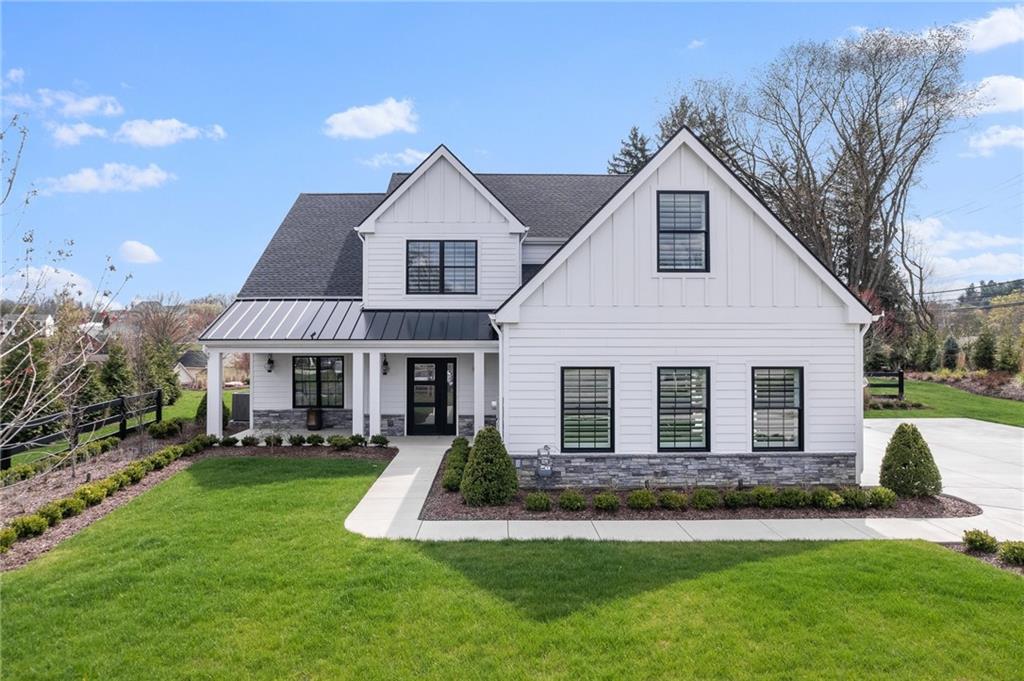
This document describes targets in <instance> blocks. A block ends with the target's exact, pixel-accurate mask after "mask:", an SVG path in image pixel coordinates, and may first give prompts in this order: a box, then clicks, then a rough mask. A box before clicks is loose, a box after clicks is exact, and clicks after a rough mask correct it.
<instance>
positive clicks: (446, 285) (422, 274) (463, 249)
mask: <svg viewBox="0 0 1024 681" xmlns="http://www.w3.org/2000/svg"><path fill="white" fill-rule="evenodd" d="M405 292H406V293H428V294H430V293H432V294H447V293H462V294H474V293H476V242H475V241H407V242H406V246H405Z"/></svg>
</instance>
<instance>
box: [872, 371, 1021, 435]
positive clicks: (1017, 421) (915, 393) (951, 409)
mask: <svg viewBox="0 0 1024 681" xmlns="http://www.w3.org/2000/svg"><path fill="white" fill-rule="evenodd" d="M905 390H906V399H907V400H909V401H912V402H920V403H922V404H925V405H927V408H925V409H908V410H902V409H901V410H896V409H866V410H865V411H864V417H865V418H928V417H934V418H938V417H946V418H949V417H960V418H971V419H979V420H981V421H992V422H994V423H1004V424H1006V425H1008V426H1020V427H1024V402H1017V401H1016V400H1004V399H1002V398H999V397H986V396H985V395H975V394H974V393H969V392H967V391H966V390H959V389H957V388H953V387H950V386H948V385H943V384H941V383H932V382H930V381H909V380H908V381H907V382H906V384H905Z"/></svg>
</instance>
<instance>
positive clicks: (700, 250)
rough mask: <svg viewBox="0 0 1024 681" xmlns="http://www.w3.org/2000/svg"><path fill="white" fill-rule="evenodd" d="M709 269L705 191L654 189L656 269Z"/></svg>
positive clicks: (701, 270)
mask: <svg viewBox="0 0 1024 681" xmlns="http://www.w3.org/2000/svg"><path fill="white" fill-rule="evenodd" d="M709 269H710V268H709V266H708V193H707V192H682V191H680V192H658V271H659V272H707V271H709Z"/></svg>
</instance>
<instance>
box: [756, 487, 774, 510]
mask: <svg viewBox="0 0 1024 681" xmlns="http://www.w3.org/2000/svg"><path fill="white" fill-rule="evenodd" d="M750 496H751V497H753V498H754V502H755V503H756V504H757V505H758V506H759V507H761V508H775V507H776V506H778V505H779V493H778V492H776V491H775V488H774V487H769V486H768V485H758V486H757V487H755V488H753V489H752V490H750Z"/></svg>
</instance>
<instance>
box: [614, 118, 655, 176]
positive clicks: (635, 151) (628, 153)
mask: <svg viewBox="0 0 1024 681" xmlns="http://www.w3.org/2000/svg"><path fill="white" fill-rule="evenodd" d="M650 158H651V149H650V140H649V139H647V136H646V135H642V134H641V133H640V129H639V128H637V127H636V126H635V125H634V126H633V127H632V128H630V130H629V137H628V138H627V139H624V140H622V148H621V149H619V153H617V154H615V155H614V156H612V158H611V160H610V161H608V174H609V175H632V174H633V173H635V172H636V171H638V170H640V168H642V167H643V165H644V164H645V163H647V161H648V160H649V159H650Z"/></svg>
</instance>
